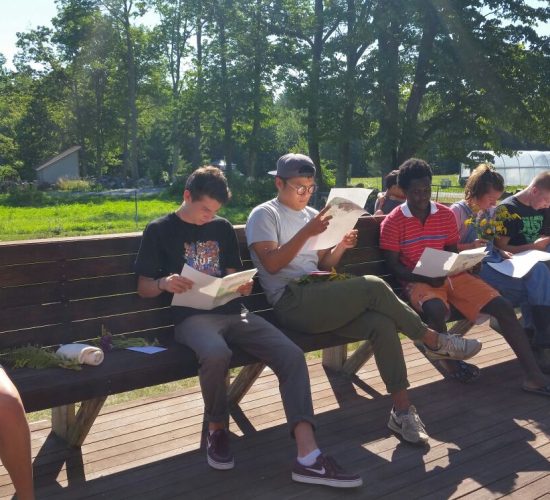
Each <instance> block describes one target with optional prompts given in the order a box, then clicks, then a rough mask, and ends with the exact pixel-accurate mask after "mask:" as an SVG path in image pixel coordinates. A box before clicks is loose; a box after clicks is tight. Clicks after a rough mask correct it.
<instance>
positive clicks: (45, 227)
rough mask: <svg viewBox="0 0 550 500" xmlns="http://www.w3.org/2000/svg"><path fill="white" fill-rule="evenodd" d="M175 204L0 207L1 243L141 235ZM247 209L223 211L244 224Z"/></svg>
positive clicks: (130, 202)
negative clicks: (107, 235) (95, 236)
mask: <svg viewBox="0 0 550 500" xmlns="http://www.w3.org/2000/svg"><path fill="white" fill-rule="evenodd" d="M178 206H179V203H178V202H175V201H172V200H167V199H163V198H141V199H138V201H137V210H136V203H135V201H134V199H133V198H132V199H112V198H98V197H94V198H93V199H89V200H87V201H86V200H83V201H75V202H68V201H64V202H60V203H59V204H57V205H52V206H44V207H10V206H6V205H2V204H0V241H11V240H27V239H37V238H54V237H60V236H61V237H62V236H82V235H90V234H108V233H128V232H133V231H143V229H144V228H145V226H146V224H147V223H148V222H149V221H151V220H153V219H155V218H157V217H160V216H162V215H165V214H167V213H169V212H172V211H174V210H175V209H177V208H178ZM248 212H249V210H248V209H241V208H236V207H224V208H222V210H221V211H220V215H221V216H223V217H226V218H228V219H229V220H230V221H231V222H232V223H233V224H242V223H244V222H246V217H247V216H248Z"/></svg>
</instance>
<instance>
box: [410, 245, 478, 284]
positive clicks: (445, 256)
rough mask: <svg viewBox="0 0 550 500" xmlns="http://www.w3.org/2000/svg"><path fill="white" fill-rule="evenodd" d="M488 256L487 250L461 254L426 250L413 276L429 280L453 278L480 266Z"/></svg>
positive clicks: (469, 251) (431, 249)
mask: <svg viewBox="0 0 550 500" xmlns="http://www.w3.org/2000/svg"><path fill="white" fill-rule="evenodd" d="M486 255H487V251H486V250H485V248H473V249H471V250H463V251H462V252H460V253H454V252H446V251H445V250H435V249H433V248H425V249H424V252H422V255H421V256H420V260H419V261H418V262H417V263H416V267H415V268H414V269H413V274H420V275H421V276H428V277H429V278H439V277H441V276H452V275H453V274H459V273H462V272H464V271H467V270H468V269H471V268H472V267H474V266H475V265H476V264H479V263H480V262H481V261H482V260H483V258H484V257H485V256H486Z"/></svg>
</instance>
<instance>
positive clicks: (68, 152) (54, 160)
mask: <svg viewBox="0 0 550 500" xmlns="http://www.w3.org/2000/svg"><path fill="white" fill-rule="evenodd" d="M79 149H82V148H81V146H73V147H72V148H69V149H66V150H65V151H63V153H60V154H58V155H57V156H54V157H53V158H52V159H51V160H48V161H47V162H46V163H44V164H43V165H40V166H39V167H36V168H35V170H36V171H37V172H38V171H39V170H42V169H44V168H47V167H49V166H50V165H53V164H54V163H57V162H58V161H59V160H62V159H63V158H65V157H66V156H69V155H70V154H72V153H74V152H75V151H78V150H79Z"/></svg>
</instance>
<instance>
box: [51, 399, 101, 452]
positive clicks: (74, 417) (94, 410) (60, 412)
mask: <svg viewBox="0 0 550 500" xmlns="http://www.w3.org/2000/svg"><path fill="white" fill-rule="evenodd" d="M106 399H107V396H104V397H101V398H96V399H89V400H88V401H83V402H82V403H81V405H80V408H79V409H78V411H77V412H76V413H75V405H74V404H70V405H64V406H58V407H56V408H52V430H53V431H54V433H55V434H56V435H57V436H59V437H60V438H62V439H64V440H65V441H67V443H68V444H69V446H75V447H80V446H82V443H84V440H85V439H86V436H87V435H88V432H89V431H90V429H91V427H92V425H93V423H94V421H95V419H96V417H97V415H98V414H99V412H100V410H101V408H102V407H103V403H105V400H106Z"/></svg>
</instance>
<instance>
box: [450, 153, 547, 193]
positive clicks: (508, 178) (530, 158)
mask: <svg viewBox="0 0 550 500" xmlns="http://www.w3.org/2000/svg"><path fill="white" fill-rule="evenodd" d="M468 158H469V159H470V160H472V161H473V162H474V163H475V164H477V163H482V162H484V161H489V162H491V163H492V164H493V165H494V166H495V169H496V170H497V172H499V173H500V174H501V175H502V176H503V177H504V182H505V183H506V185H507V186H527V185H528V184H529V183H530V182H531V180H532V179H533V177H535V176H536V175H537V174H538V173H539V172H544V171H545V170H548V169H550V151H517V152H516V154H515V155H512V156H508V155H498V154H496V153H495V152H494V151H470V152H469V153H468ZM469 175H470V167H469V166H468V165H464V164H463V165H462V167H461V169H460V181H461V184H462V183H463V182H465V181H466V179H467V178H468V177H469Z"/></svg>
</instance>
